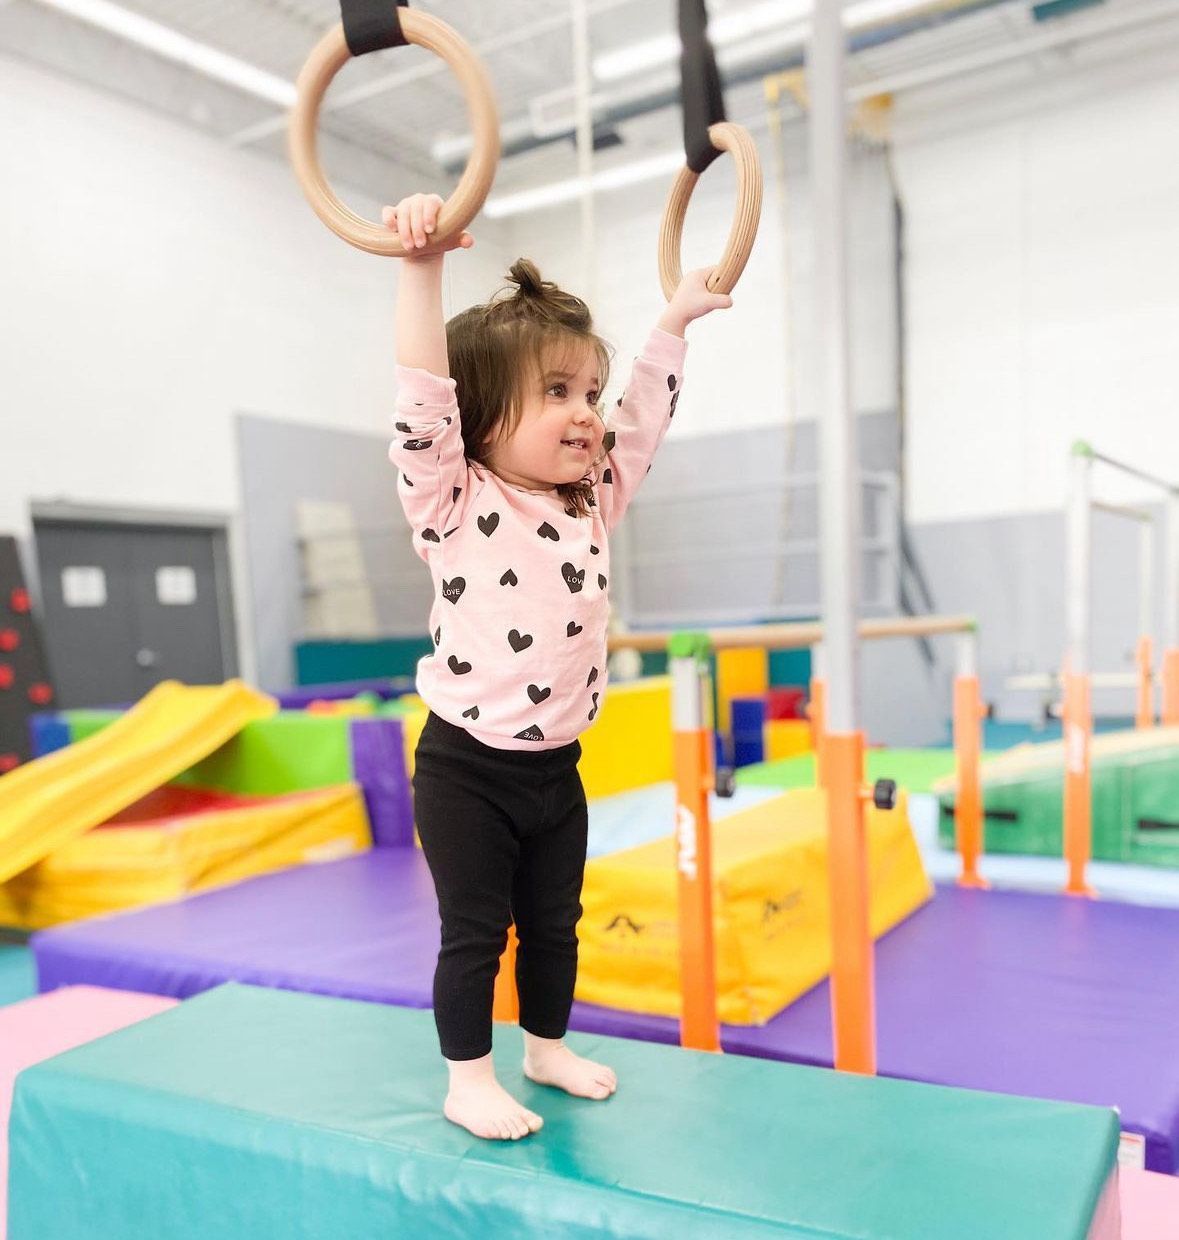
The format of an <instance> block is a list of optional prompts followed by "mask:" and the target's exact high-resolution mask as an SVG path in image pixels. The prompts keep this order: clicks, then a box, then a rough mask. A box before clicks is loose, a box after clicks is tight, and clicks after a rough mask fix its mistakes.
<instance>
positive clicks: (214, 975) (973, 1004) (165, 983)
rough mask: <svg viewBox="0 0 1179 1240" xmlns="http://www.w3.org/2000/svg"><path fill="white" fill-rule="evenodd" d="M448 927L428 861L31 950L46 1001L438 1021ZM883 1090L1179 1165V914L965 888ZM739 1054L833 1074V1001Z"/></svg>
mask: <svg viewBox="0 0 1179 1240" xmlns="http://www.w3.org/2000/svg"><path fill="white" fill-rule="evenodd" d="M437 947H438V921H437V913H436V911H435V906H434V897H433V888H432V886H431V882H430V876H429V874H428V872H427V870H426V868H425V863H424V861H423V860H422V857H421V854H420V853H418V852H416V851H414V850H411V849H376V850H374V851H373V852H371V853H368V854H365V855H364V856H360V857H352V858H348V859H347V860H344V861H337V862H332V863H330V864H327V865H320V866H309V867H304V868H302V869H297V870H289V871H286V872H284V873H281V874H271V875H266V876H264V877H262V878H255V879H251V880H249V881H248V882H245V883H241V884H239V885H237V886H235V887H230V888H226V889H224V890H221V891H214V892H207V893H205V894H203V895H199V896H194V897H192V898H190V899H188V900H184V901H181V902H179V903H176V904H169V905H164V906H161V907H158V908H152V909H146V910H143V911H141V912H137V913H126V914H122V915H120V916H115V917H107V918H102V919H99V920H95V921H91V922H83V923H78V924H76V925H73V926H66V927H61V928H58V929H55V930H48V931H44V932H42V933H41V934H38V935H36V936H34V938H33V950H34V953H35V956H36V960H37V967H38V972H39V977H40V987H41V989H42V990H52V989H54V988H55V987H57V986H63V985H68V984H76V983H90V984H92V985H98V986H110V987H115V988H121V989H125V990H143V991H148V992H153V993H156V994H164V995H174V996H177V997H179V998H183V997H185V996H187V995H191V994H196V993H197V992H199V991H202V990H206V989H208V988H209V987H212V986H216V985H219V984H220V983H222V982H225V981H230V980H234V981H242V982H253V983H255V984H259V985H265V986H277V987H283V988H287V989H291V990H303V991H311V992H313V993H317V994H328V995H340V996H344V997H347V998H353V999H366V1000H370V1001H375V1002H379V1003H395V1004H401V1005H404V1006H409V1007H428V1006H429V1005H430V1001H431V996H430V989H431V979H432V975H433V966H434V957H435V954H436V952H437ZM876 990H877V1026H878V1043H879V1055H878V1058H879V1067H880V1071H881V1073H882V1074H885V1075H888V1076H899V1077H908V1078H910V1079H912V1080H919V1081H931V1082H935V1083H938V1084H943V1085H957V1086H964V1087H967V1088H972V1089H984V1090H990V1091H993V1092H997V1093H1011V1094H1023V1095H1028V1096H1035V1097H1041V1098H1052V1099H1057V1100H1060V1101H1071V1102H1086V1103H1093V1104H1096V1105H1099V1106H1116V1107H1118V1108H1119V1109H1120V1111H1121V1115H1122V1123H1123V1127H1125V1128H1126V1129H1127V1130H1130V1131H1134V1132H1139V1133H1142V1134H1144V1135H1145V1136H1146V1140H1147V1166H1148V1167H1149V1168H1150V1169H1152V1170H1157V1171H1167V1172H1173V1171H1175V1170H1176V1169H1177V1157H1176V1156H1177V1151H1179V1052H1177V1048H1179V910H1172V909H1158V908H1146V907H1141V906H1136V905H1127V904H1113V903H1103V902H1100V901H1098V902H1092V903H1090V902H1087V901H1079V900H1069V899H1064V898H1061V897H1056V896H1045V895H1032V894H1024V893H1015V892H970V891H960V890H958V889H957V888H953V887H948V888H940V889H939V890H938V894H937V898H936V899H935V900H933V901H932V902H931V903H930V904H929V905H927V906H926V907H925V908H923V909H921V910H920V911H918V912H917V913H916V914H914V915H913V916H912V917H910V918H909V919H908V920H907V921H906V922H904V923H903V924H902V925H900V926H898V927H897V928H896V929H895V930H894V931H892V932H891V933H890V934H889V935H888V936H887V937H886V938H885V939H883V940H882V941H881V943H880V945H879V949H878V952H877V985H876ZM572 1023H573V1026H574V1027H575V1028H578V1029H582V1030H587V1031H592V1032H601V1033H608V1034H614V1035H621V1036H626V1037H639V1038H645V1039H649V1040H653V1041H661V1042H674V1041H675V1040H676V1037H677V1030H676V1023H675V1022H674V1021H671V1020H666V1019H662V1018H658V1017H646V1016H639V1015H636V1014H634V1013H629V1012H616V1011H613V1010H610V1009H606V1008H598V1007H590V1006H588V1005H585V1004H577V1005H576V1006H575V1009H574V1015H573V1021H572ZM724 1045H725V1048H726V1049H727V1050H729V1051H733V1052H738V1053H741V1054H747V1055H756V1056H760V1057H763V1058H770V1059H787V1060H791V1061H794V1062H798V1063H810V1064H820V1065H826V1064H830V1062H831V1058H830V1045H831V1034H830V1019H829V1011H828V993H827V987H826V985H822V986H819V987H816V988H815V989H814V990H812V991H811V992H810V993H809V994H807V995H804V996H803V997H802V998H801V999H799V1000H798V1001H797V1002H796V1003H795V1004H794V1005H793V1006H792V1007H790V1008H788V1009H787V1010H786V1011H785V1012H782V1013H780V1014H779V1015H778V1016H777V1017H775V1019H774V1020H772V1021H771V1022H770V1023H769V1024H768V1025H765V1026H764V1027H761V1028H749V1027H740V1026H727V1027H726V1028H725V1030H724Z"/></svg>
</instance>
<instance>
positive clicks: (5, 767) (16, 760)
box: [0, 753, 20, 775]
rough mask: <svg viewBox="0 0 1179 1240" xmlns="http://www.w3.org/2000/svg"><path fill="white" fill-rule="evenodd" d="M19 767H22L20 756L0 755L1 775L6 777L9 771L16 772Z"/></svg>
mask: <svg viewBox="0 0 1179 1240" xmlns="http://www.w3.org/2000/svg"><path fill="white" fill-rule="evenodd" d="M18 766H20V755H19V754H15V753H0V775H4V774H6V773H7V772H8V771H11V770H15V768H16V767H18Z"/></svg>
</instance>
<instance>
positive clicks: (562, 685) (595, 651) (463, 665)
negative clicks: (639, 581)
mask: <svg viewBox="0 0 1179 1240" xmlns="http://www.w3.org/2000/svg"><path fill="white" fill-rule="evenodd" d="M685 349H686V346H685V344H684V341H683V340H682V339H680V338H679V337H678V336H672V335H670V334H669V333H667V332H664V331H659V330H655V331H654V332H652V334H651V336H650V338H649V339H648V341H647V343H646V345H645V347H644V348H643V351H642V353H641V355H640V356H639V357H638V358H637V359H636V361H635V364H634V369H633V370H632V372H631V376H630V382H629V383H628V384H627V386H626V391H625V394H624V396H623V397H622V399H621V400H620V401H619V403H618V405H617V406H616V408H615V409H614V411H613V415H612V416H611V418H610V419H609V421H608V423H607V428H606V429H607V434H609V432H613V435H614V442H613V446H612V447H611V448H610V451H609V452H608V453H607V455H606V458H605V460H604V461H603V462H602V464H601V466H600V468H599V480H598V483H597V485H596V486H595V487H594V499H595V504H594V506H593V508H592V509H591V514H590V516H588V517H579V516H575V515H574V516H571V515H570V511H571V510H567V509H566V506H565V502H564V501H563V500H562V499H561V497H560V496H559V495H558V494H557V493H556V492H555V491H551V492H543V493H536V492H531V491H524V490H520V489H519V488H517V487H514V486H511V485H509V484H508V483H506V482H504V481H503V480H502V479H501V478H499V477H498V476H497V475H496V474H494V473H492V472H491V471H490V470H489V469H487V468H485V467H483V466H480V465H476V464H474V463H472V462H471V461H468V460H467V459H466V457H465V456H464V455H463V440H462V432H461V428H460V424H459V409H458V403H457V401H456V399H455V383H454V380H453V379H443V378H440V377H439V376H437V375H434V374H431V373H430V372H429V371H425V370H418V369H414V368H410V367H403V366H399V367H398V368H397V379H398V392H397V414H396V437H395V438H394V440H393V443H392V445H391V446H390V448H389V458H390V460H391V461H392V462H393V464H394V465H396V466H397V469H398V470H399V472H400V478H399V480H398V483H397V491H398V494H399V495H400V497H401V503H402V506H403V507H404V509H405V515H406V516H407V517H408V518H409V524H410V527H411V529H412V531H413V544H414V549H415V550H416V551H417V553H418V555H420V556H421V557H422V559H423V560H425V562H426V564H427V565H428V566H429V569H430V574H431V576H432V578H433V581H434V604H433V606H432V608H431V609H430V633H431V635H432V637H433V640H434V653H433V654H431V655H427V656H426V657H425V658H423V659H422V660H421V662H419V664H418V674H417V688H418V693H419V694H420V695H421V696H422V698H423V699H424V700H425V702H426V704H427V705H428V706H429V707H430V709H431V710H432V711H433V712H434V713H435V714H436V715H439V716H440V717H441V718H443V719H445V720H446V721H447V722H448V723H452V724H454V725H455V726H456V727H460V728H464V729H466V731H467V732H469V733H470V734H471V735H472V736H473V737H474V738H475V739H476V740H478V741H482V742H483V744H485V745H490V746H493V747H494V748H496V749H552V748H556V747H557V746H559V745H567V744H569V743H570V742H571V741H574V740H576V739H577V737H578V736H579V735H580V734H581V733H582V732H583V731H585V729H586V728H587V727H588V726H589V725H590V724H591V723H592V722H593V721H594V719H596V718H597V716H598V713H599V711H600V709H601V703H602V699H603V697H604V695H605V692H606V629H607V624H608V622H609V615H610V605H609V597H608V593H607V591H608V590H609V584H610V544H609V534H610V532H611V531H612V530H613V529H614V527H615V526H616V525H617V524H618V522H619V521H620V520H621V518H622V514H623V513H624V512H625V511H626V508H627V505H628V504H629V503H630V501H631V499H632V498H633V497H634V494H635V491H636V490H637V489H638V487H639V484H640V483H641V482H642V480H643V478H644V477H645V476H646V474H647V470H648V469H649V467H650V464H651V458H652V457H653V456H654V455H655V452H656V449H657V448H658V447H659V444H660V443H661V442H662V440H663V436H664V435H665V434H666V433H667V428H668V425H669V424H670V422H671V418H672V416H673V415H674V413H675V406H676V402H677V401H678V399H679V390H680V381H681V378H682V374H683V362H684V353H685ZM607 442H609V440H607Z"/></svg>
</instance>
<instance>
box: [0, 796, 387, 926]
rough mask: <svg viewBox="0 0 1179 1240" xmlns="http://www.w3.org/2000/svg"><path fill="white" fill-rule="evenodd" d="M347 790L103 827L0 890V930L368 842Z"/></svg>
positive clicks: (115, 906)
mask: <svg viewBox="0 0 1179 1240" xmlns="http://www.w3.org/2000/svg"><path fill="white" fill-rule="evenodd" d="M371 842H372V841H371V835H370V832H369V825H368V814H367V812H366V810H365V807H364V796H363V794H362V793H361V790H360V789H359V788H358V787H357V786H356V785H355V784H341V785H339V786H337V787H334V788H319V789H316V790H314V791H312V792H298V793H292V794H290V795H288V796H281V797H267V798H257V803H256V804H252V805H235V806H233V807H229V808H218V809H214V810H209V811H207V812H201V813H195V814H187V815H184V816H183V817H178V818H175V819H172V820H163V821H161V822H160V823H159V825H156V824H154V823H143V824H140V825H136V826H106V827H102V828H100V829H99V830H96V831H89V832H87V833H86V834H85V835H83V836H81V837H79V838H78V839H74V840H70V841H69V842H68V843H66V844H63V845H62V846H61V847H60V848H58V849H56V850H55V851H54V852H53V853H52V854H51V855H50V856H48V857H46V858H45V859H44V860H43V861H39V862H38V863H37V864H36V865H33V866H31V867H30V868H29V869H27V870H25V871H23V872H22V873H20V874H18V875H17V876H16V877H15V878H12V879H10V880H9V881H8V882H7V883H4V884H2V885H0V925H4V926H14V927H17V928H19V929H22V930H42V929H44V928H45V927H46V926H54V925H58V924H59V923H61V922H65V921H76V920H78V919H79V918H82V917H94V916H97V915H98V914H100V913H113V912H117V911H119V910H120V909H128V908H138V907H140V906H141V905H144V904H158V903H160V902H162V901H165V900H177V899H180V898H181V897H182V896H186V895H190V894H192V893H194V892H198V891H206V890H208V889H209V888H211V887H221V886H225V885H226V884H228V883H236V882H240V881H241V880H242V879H245V878H253V877H254V876H256V875H258V874H269V873H271V872H272V871H274V870H281V869H285V868H287V867H288V866H295V865H303V864H306V863H308V862H314V861H331V860H335V859H336V858H338V857H346V856H349V855H351V854H352V853H358V852H364V851H366V850H367V849H368V848H369V847H370V845H371Z"/></svg>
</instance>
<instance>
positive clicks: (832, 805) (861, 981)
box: [822, 732, 876, 1076]
mask: <svg viewBox="0 0 1179 1240" xmlns="http://www.w3.org/2000/svg"><path fill="white" fill-rule="evenodd" d="M822 745H823V758H822V769H823V772H824V780H825V783H824V786H825V788H826V791H827V838H828V862H827V868H828V874H829V882H830V893H831V899H830V903H831V1027H832V1029H833V1031H834V1035H835V1066H836V1068H838V1069H840V1071H843V1072H859V1073H862V1074H864V1075H867V1076H873V1075H875V1073H876V999H875V990H876V986H875V977H874V966H875V962H874V959H873V948H872V932H871V924H870V918H869V894H870V893H869V883H868V847H867V838H866V834H865V830H864V801H865V797H866V793H865V790H864V782H863V772H864V736H863V733H861V732H850V733H839V734H837V735H832V734H831V733H829V732H827V733H824V735H823V740H822Z"/></svg>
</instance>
